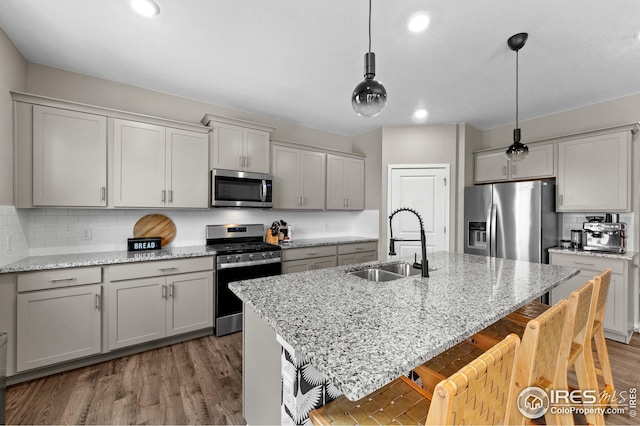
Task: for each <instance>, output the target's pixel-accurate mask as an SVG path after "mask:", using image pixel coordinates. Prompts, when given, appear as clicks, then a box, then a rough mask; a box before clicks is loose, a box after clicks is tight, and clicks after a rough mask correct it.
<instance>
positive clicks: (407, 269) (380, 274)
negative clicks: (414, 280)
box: [348, 262, 435, 283]
mask: <svg viewBox="0 0 640 426" xmlns="http://www.w3.org/2000/svg"><path fill="white" fill-rule="evenodd" d="M429 271H435V268H429ZM348 274H349V275H353V276H356V277H360V278H364V279H365V280H369V281H375V282H378V283H379V282H385V281H393V280H399V279H400V278H406V277H412V276H414V275H421V274H422V270H421V269H418V268H414V267H413V265H411V264H409V263H404V262H403V263H394V264H391V265H382V266H376V267H374V268H369V269H363V270H361V271H354V272H348Z"/></svg>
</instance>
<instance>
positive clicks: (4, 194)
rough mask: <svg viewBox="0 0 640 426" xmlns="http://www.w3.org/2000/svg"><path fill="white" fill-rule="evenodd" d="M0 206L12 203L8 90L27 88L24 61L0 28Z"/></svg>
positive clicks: (11, 115)
mask: <svg viewBox="0 0 640 426" xmlns="http://www.w3.org/2000/svg"><path fill="white" fill-rule="evenodd" d="M0 58H2V59H0V60H1V61H2V66H0V206H1V205H6V206H12V205H13V124H12V123H13V107H12V103H11V94H10V93H9V91H10V90H19V91H25V90H26V88H27V61H26V59H25V58H24V57H23V56H22V54H21V53H20V52H19V51H18V49H17V48H16V47H15V46H14V44H13V43H12V42H11V40H10V39H9V37H7V35H6V34H5V33H4V31H2V29H0Z"/></svg>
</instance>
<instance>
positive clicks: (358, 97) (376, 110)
mask: <svg viewBox="0 0 640 426" xmlns="http://www.w3.org/2000/svg"><path fill="white" fill-rule="evenodd" d="M375 76H376V56H375V54H374V53H373V52H367V53H366V54H365V55H364V81H363V82H361V83H360V84H358V85H357V86H356V88H355V89H354V90H353V95H352V96H351V106H352V107H353V110H354V111H355V112H356V113H357V114H358V115H361V116H365V117H375V116H376V115H378V114H380V112H381V111H382V109H383V108H384V106H385V105H386V104H387V90H386V89H385V88H384V86H383V85H382V83H380V82H379V81H377V80H374V79H373V78H374V77H375Z"/></svg>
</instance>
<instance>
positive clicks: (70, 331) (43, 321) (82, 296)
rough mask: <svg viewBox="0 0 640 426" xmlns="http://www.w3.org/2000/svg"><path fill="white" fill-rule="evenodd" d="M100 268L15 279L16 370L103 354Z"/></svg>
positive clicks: (20, 275) (23, 276)
mask: <svg viewBox="0 0 640 426" xmlns="http://www.w3.org/2000/svg"><path fill="white" fill-rule="evenodd" d="M101 281H102V269H101V268H99V267H97V268H78V269H64V270H56V271H46V272H34V273H25V274H19V275H18V278H17V282H18V294H17V321H16V324H17V330H16V331H17V333H16V336H17V340H16V360H17V362H16V371H17V372H22V371H26V370H30V369H33V368H38V367H44V366H48V365H52V364H57V363H60V362H64V361H70V360H74V359H78V358H82V357H86V356H89V355H95V354H99V353H100V352H101V349H102V347H101V340H102V332H101V327H102V284H100V283H101Z"/></svg>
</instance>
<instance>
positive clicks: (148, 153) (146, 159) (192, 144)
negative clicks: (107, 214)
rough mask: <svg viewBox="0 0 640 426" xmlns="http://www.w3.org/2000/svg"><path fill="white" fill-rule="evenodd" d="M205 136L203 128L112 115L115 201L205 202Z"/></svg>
mask: <svg viewBox="0 0 640 426" xmlns="http://www.w3.org/2000/svg"><path fill="white" fill-rule="evenodd" d="M207 145H208V140H207V135H206V134H203V133H197V132H191V131H188V130H180V129H173V128H166V127H163V126H158V125H155V124H148V123H140V122H136V121H130V120H120V119H115V120H114V121H113V153H114V155H113V156H114V161H113V168H114V173H113V175H114V177H113V182H114V190H113V197H114V200H113V205H114V206H115V207H156V208H158V207H172V208H207V207H208V180H207V179H208V170H209V169H208V160H207V154H208V146H207Z"/></svg>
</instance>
